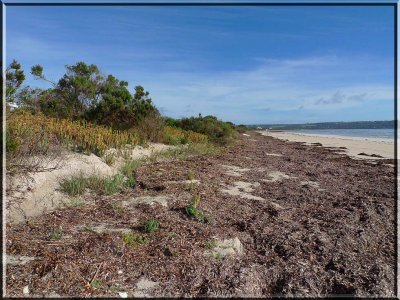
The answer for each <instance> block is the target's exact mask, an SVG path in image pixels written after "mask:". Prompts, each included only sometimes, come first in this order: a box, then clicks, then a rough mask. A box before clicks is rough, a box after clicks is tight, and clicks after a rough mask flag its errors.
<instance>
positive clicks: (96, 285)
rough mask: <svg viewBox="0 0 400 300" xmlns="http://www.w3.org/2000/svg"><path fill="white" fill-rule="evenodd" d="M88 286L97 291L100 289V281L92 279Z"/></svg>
mask: <svg viewBox="0 0 400 300" xmlns="http://www.w3.org/2000/svg"><path fill="white" fill-rule="evenodd" d="M90 285H91V286H92V287H93V288H95V289H98V288H100V287H101V281H100V280H98V279H93V280H92V281H91V282H90Z"/></svg>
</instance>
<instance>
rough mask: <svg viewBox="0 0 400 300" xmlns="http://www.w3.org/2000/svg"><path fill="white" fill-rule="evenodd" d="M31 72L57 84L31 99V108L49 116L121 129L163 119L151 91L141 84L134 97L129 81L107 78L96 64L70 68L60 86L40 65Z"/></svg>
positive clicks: (111, 76)
mask: <svg viewBox="0 0 400 300" xmlns="http://www.w3.org/2000/svg"><path fill="white" fill-rule="evenodd" d="M31 73H32V75H34V76H35V78H36V79H41V80H45V81H47V82H50V83H52V85H53V88H51V89H48V90H46V91H42V92H41V93H39V97H36V100H35V101H32V98H28V99H29V101H30V102H29V107H32V108H33V107H35V108H40V111H41V112H43V113H44V114H46V115H49V116H53V117H61V118H72V119H85V120H87V121H90V122H93V123H96V124H100V125H107V126H110V127H112V128H114V129H119V130H124V129H130V128H133V127H134V126H138V125H140V124H141V123H142V122H143V121H144V120H145V119H146V118H147V117H148V116H150V115H151V116H153V117H154V116H159V112H158V110H157V108H156V107H155V106H154V105H153V103H152V100H151V98H150V95H149V92H148V91H145V89H144V88H143V87H142V86H140V85H137V86H136V87H135V93H134V94H133V95H131V93H130V92H129V90H128V82H126V81H123V80H119V79H117V78H116V77H114V76H113V75H107V76H105V75H104V74H102V73H101V72H100V70H99V68H98V67H97V66H96V65H93V64H91V65H88V64H86V63H84V62H77V63H76V64H75V65H67V66H66V73H65V74H64V75H63V77H62V78H61V79H60V80H59V81H58V82H57V83H53V82H51V81H50V80H48V79H47V78H46V77H45V76H44V75H43V67H42V66H40V65H36V66H33V67H32V68H31ZM32 102H33V103H32ZM26 104H28V103H26Z"/></svg>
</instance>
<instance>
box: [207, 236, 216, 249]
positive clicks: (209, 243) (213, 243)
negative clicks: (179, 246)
mask: <svg viewBox="0 0 400 300" xmlns="http://www.w3.org/2000/svg"><path fill="white" fill-rule="evenodd" d="M205 246H206V248H207V249H213V248H215V247H216V246H217V240H216V239H213V238H211V239H208V240H207V241H206V245H205Z"/></svg>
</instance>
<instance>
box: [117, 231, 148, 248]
mask: <svg viewBox="0 0 400 300" xmlns="http://www.w3.org/2000/svg"><path fill="white" fill-rule="evenodd" d="M122 240H123V241H124V243H125V244H126V245H128V246H136V245H144V244H147V243H148V242H149V239H148V238H147V237H145V236H144V235H139V234H137V233H133V232H124V233H122Z"/></svg>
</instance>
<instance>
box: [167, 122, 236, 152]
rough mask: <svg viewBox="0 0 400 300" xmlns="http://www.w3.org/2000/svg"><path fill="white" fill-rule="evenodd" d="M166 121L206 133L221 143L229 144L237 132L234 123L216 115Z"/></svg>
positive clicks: (185, 128)
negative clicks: (220, 118)
mask: <svg viewBox="0 0 400 300" xmlns="http://www.w3.org/2000/svg"><path fill="white" fill-rule="evenodd" d="M166 122H167V124H169V125H171V126H175V127H178V128H181V129H184V130H191V131H194V132H197V133H201V134H205V135H207V136H208V139H209V140H210V141H212V142H214V143H216V144H219V145H227V144H229V143H230V142H232V141H233V139H234V138H235V136H236V134H237V132H236V130H235V126H234V124H232V123H231V122H223V121H221V120H218V119H217V118H216V117H214V116H206V117H202V116H199V117H191V118H183V119H181V120H171V119H167V121H166Z"/></svg>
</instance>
